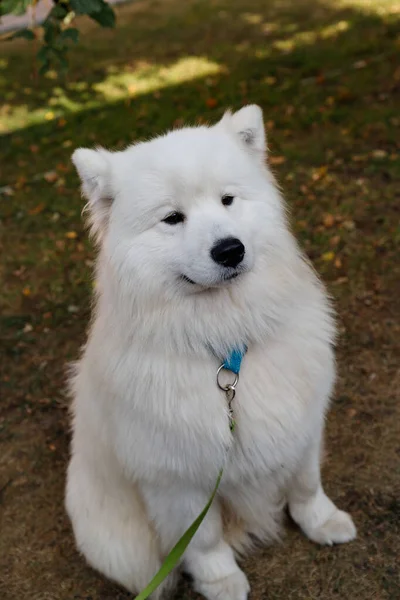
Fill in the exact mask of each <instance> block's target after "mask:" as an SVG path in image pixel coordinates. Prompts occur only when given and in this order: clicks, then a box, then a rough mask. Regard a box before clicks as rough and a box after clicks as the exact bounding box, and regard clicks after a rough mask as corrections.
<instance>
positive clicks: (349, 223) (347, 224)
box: [342, 219, 356, 231]
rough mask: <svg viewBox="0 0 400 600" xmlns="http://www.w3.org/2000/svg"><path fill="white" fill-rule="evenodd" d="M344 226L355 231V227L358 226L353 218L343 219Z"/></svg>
mask: <svg viewBox="0 0 400 600" xmlns="http://www.w3.org/2000/svg"><path fill="white" fill-rule="evenodd" d="M342 226H343V227H344V228H345V229H347V231H353V229H355V228H356V224H355V223H354V221H352V220H351V219H347V220H346V221H343V223H342Z"/></svg>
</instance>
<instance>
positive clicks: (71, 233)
mask: <svg viewBox="0 0 400 600" xmlns="http://www.w3.org/2000/svg"><path fill="white" fill-rule="evenodd" d="M65 237H66V238H68V239H69V240H75V239H76V238H77V237H78V234H77V233H76V231H67V233H66V234H65Z"/></svg>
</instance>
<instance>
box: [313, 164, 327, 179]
mask: <svg viewBox="0 0 400 600" xmlns="http://www.w3.org/2000/svg"><path fill="white" fill-rule="evenodd" d="M327 172H328V167H327V166H326V165H322V166H321V167H318V169H315V171H314V172H313V174H312V179H313V181H318V179H322V178H323V177H325V175H326V174H327Z"/></svg>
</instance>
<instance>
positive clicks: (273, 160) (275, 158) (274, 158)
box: [269, 156, 286, 165]
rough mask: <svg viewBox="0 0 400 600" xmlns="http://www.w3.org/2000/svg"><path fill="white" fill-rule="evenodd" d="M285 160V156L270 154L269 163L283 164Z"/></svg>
mask: <svg viewBox="0 0 400 600" xmlns="http://www.w3.org/2000/svg"><path fill="white" fill-rule="evenodd" d="M284 162H286V158H285V157H284V156H270V157H269V163H270V164H271V165H283V163H284Z"/></svg>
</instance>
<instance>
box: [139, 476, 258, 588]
mask: <svg viewBox="0 0 400 600" xmlns="http://www.w3.org/2000/svg"><path fill="white" fill-rule="evenodd" d="M141 489H142V492H143V497H144V499H145V503H146V507H147V511H148V515H149V518H150V519H151V521H152V523H153V525H154V527H155V529H156V532H157V534H158V536H159V539H160V545H161V552H162V554H163V555H164V556H166V555H167V554H168V552H169V551H170V550H171V548H173V546H174V545H175V544H176V542H177V541H178V539H179V538H180V537H181V535H182V534H183V533H184V532H185V531H186V529H187V528H188V527H189V526H190V525H191V524H192V522H193V521H194V520H195V519H196V517H197V516H198V515H199V514H200V512H201V511H202V509H203V508H204V506H205V505H206V503H207V501H208V498H209V492H206V491H204V490H201V489H199V488H197V487H195V486H194V485H193V484H191V483H190V482H187V483H186V482H185V483H183V482H179V483H177V482H174V483H171V484H170V485H159V484H158V483H151V484H149V483H143V484H142V485H141ZM183 568H184V570H186V571H187V572H188V573H190V574H191V575H192V576H193V578H194V584H195V588H196V590H197V591H198V592H200V593H201V594H203V595H204V596H205V597H206V598H208V600H246V598H247V594H248V592H249V584H248V582H247V579H246V576H245V575H244V573H243V572H242V571H241V570H240V569H239V567H238V565H237V563H236V561H235V558H234V555H233V550H232V548H231V547H230V546H229V545H228V544H227V543H226V542H225V541H224V539H223V535H222V521H221V514H220V506H219V503H218V500H217V499H215V500H214V502H213V504H212V505H211V508H210V510H209V512H208V514H207V516H206V518H205V519H204V521H203V522H202V524H201V526H200V528H199V529H198V531H197V533H196V534H195V536H194V538H193V540H192V541H191V543H190V544H189V546H188V547H187V549H186V551H185V554H184V557H183Z"/></svg>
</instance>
